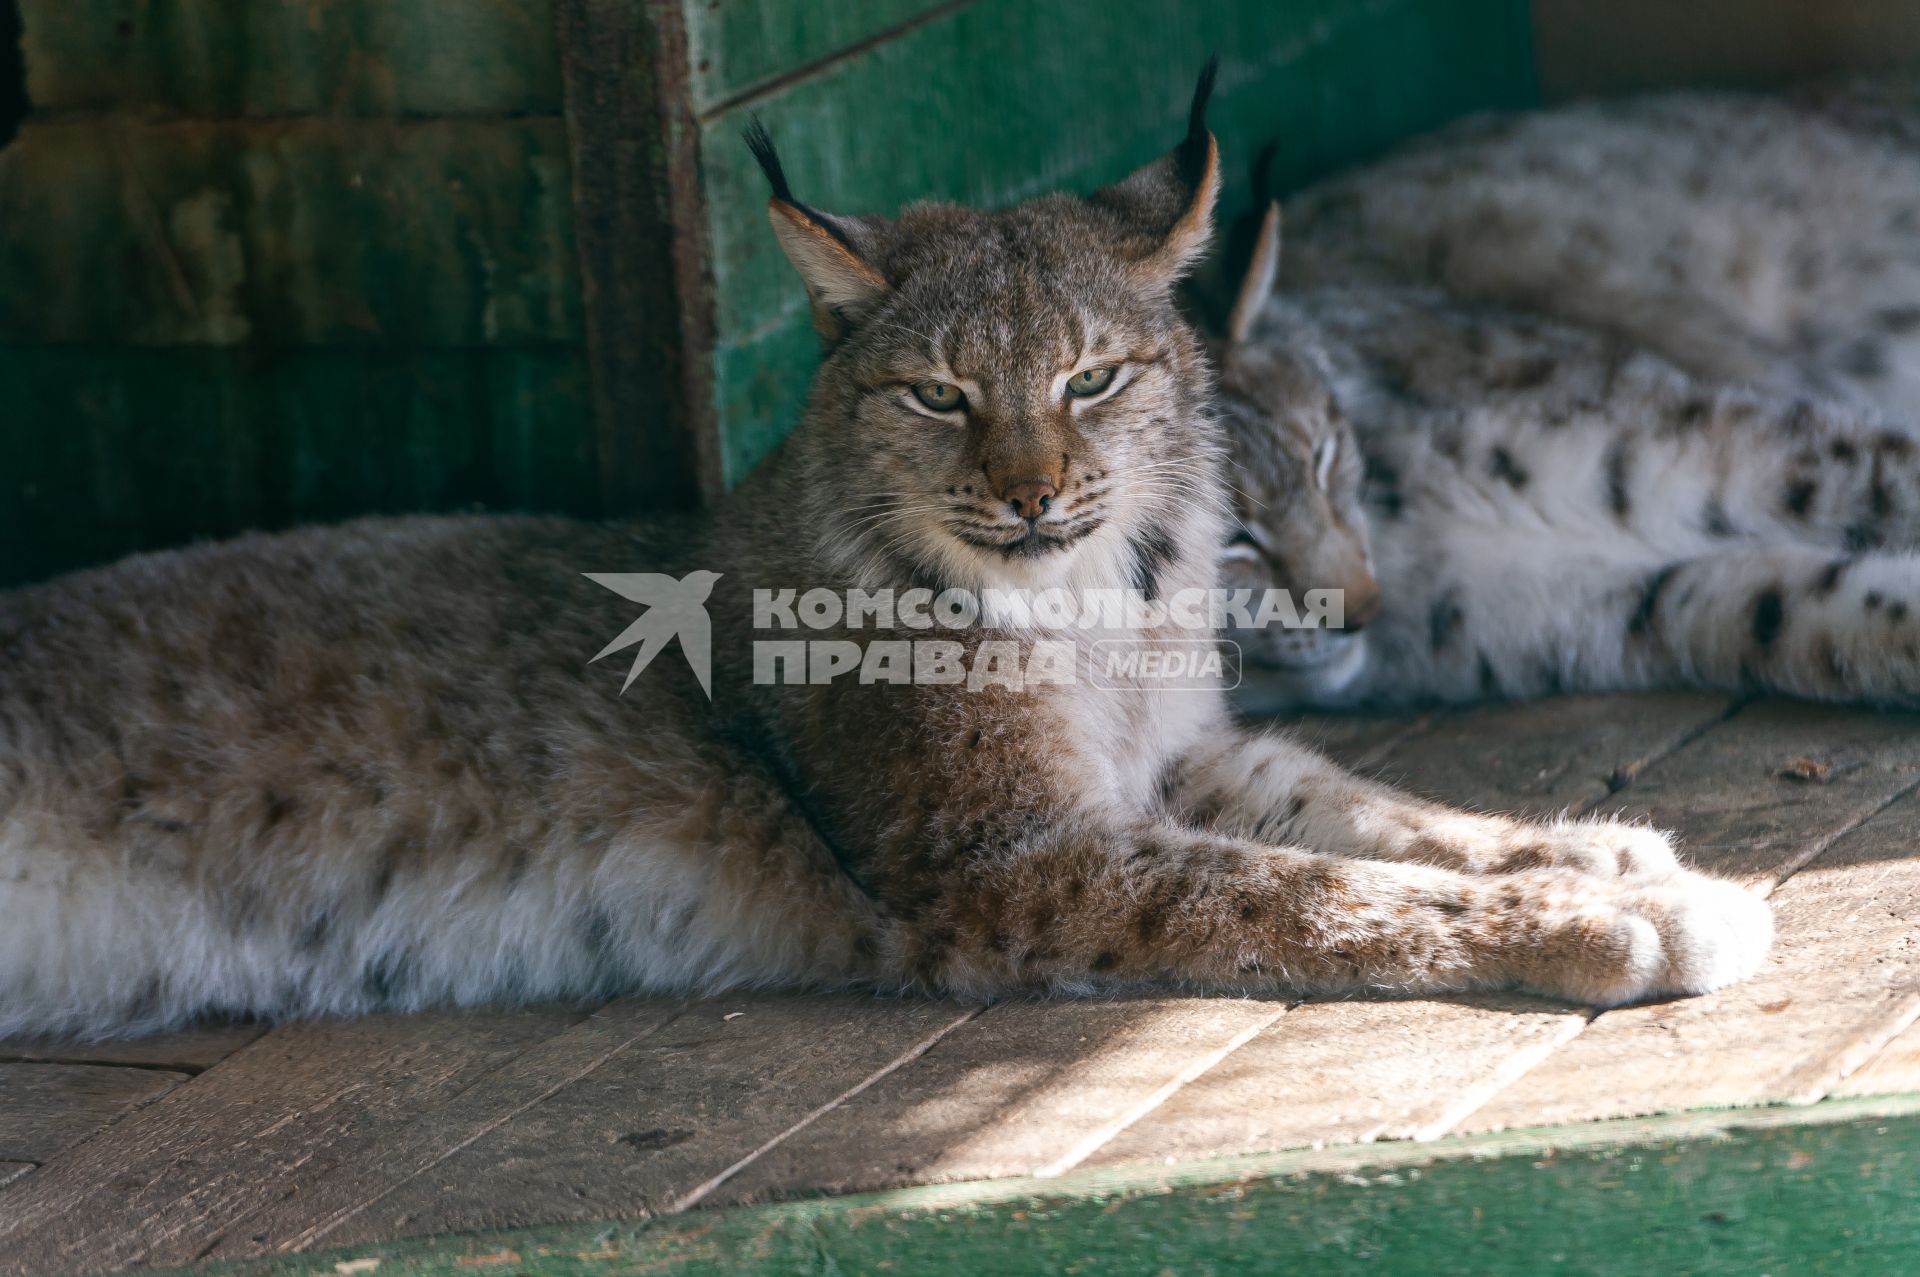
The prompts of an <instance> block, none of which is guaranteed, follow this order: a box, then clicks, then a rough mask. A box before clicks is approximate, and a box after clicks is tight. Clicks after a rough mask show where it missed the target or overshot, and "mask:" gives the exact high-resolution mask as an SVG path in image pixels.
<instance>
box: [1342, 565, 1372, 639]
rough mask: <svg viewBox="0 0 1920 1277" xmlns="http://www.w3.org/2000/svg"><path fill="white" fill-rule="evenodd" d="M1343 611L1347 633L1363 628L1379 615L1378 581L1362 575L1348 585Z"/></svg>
mask: <svg viewBox="0 0 1920 1277" xmlns="http://www.w3.org/2000/svg"><path fill="white" fill-rule="evenodd" d="M1345 612H1346V629H1347V632H1348V633H1352V632H1353V631H1355V630H1363V629H1365V628H1366V627H1367V622H1368V621H1371V620H1372V619H1373V618H1374V617H1376V616H1378V615H1380V583H1379V582H1378V581H1376V580H1374V579H1373V577H1372V576H1362V577H1360V578H1359V580H1358V581H1356V582H1354V583H1353V584H1351V585H1348V586H1347V590H1346V607H1345Z"/></svg>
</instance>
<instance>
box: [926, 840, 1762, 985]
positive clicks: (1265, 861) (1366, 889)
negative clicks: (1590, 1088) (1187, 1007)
mask: <svg viewBox="0 0 1920 1277" xmlns="http://www.w3.org/2000/svg"><path fill="white" fill-rule="evenodd" d="M919 923H920V925H919V927H918V928H917V936H918V938H917V940H915V941H913V942H910V943H911V945H912V951H911V952H910V953H909V954H908V955H907V957H908V958H909V961H910V963H911V966H912V969H913V971H914V973H915V975H916V977H917V979H918V981H919V982H921V983H924V984H930V985H932V986H934V987H938V988H943V989H950V990H957V991H962V992H968V993H992V992H999V991H1003V990H1008V989H1034V988H1045V989H1075V990H1080V989H1087V988H1098V987H1103V986H1104V987H1112V986H1124V985H1133V984H1141V983H1146V982H1149V981H1160V982H1164V981H1168V980H1172V981H1178V982H1182V983H1186V984H1191V985H1197V986H1202V987H1229V988H1245V987H1250V986H1252V987H1260V986H1265V987H1277V988H1283V989H1287V990H1292V991H1301V992H1311V993H1353V992H1360V991H1366V990H1382V991H1392V992H1398V993H1434V992H1442V991H1452V990H1464V989H1488V988H1512V987H1517V988H1522V989H1526V990H1530V991H1532V992H1536V993H1541V994H1545V995H1548V996H1553V997H1563V998H1569V999H1573V1000H1575V1001H1579V1002H1583V1003H1589V1004H1593V1005H1601V1006H1606V1005H1614V1004H1617V1003H1621V1002H1629V1001H1634V1000H1637V999H1641V998H1647V997H1653V996H1658V995H1663V994H1690V993H1703V992H1707V991H1709V990H1712V989H1715V988H1719V987H1720V986H1722V985H1725V984H1728V983H1730V982H1732V981H1735V980H1738V979H1741V978H1743V977H1745V976H1747V975H1749V974H1751V973H1752V972H1753V971H1754V970H1755V969H1756V968H1757V967H1758V965H1759V963H1760V961H1761V960H1762V958H1763V957H1764V956H1765V954H1766V951H1767V947H1768V945H1769V943H1770V941H1771V936H1772V921H1771V915H1770V913H1769V911H1768V907H1767V905H1766V903H1765V902H1764V901H1762V900H1760V899H1759V898H1757V897H1755V896H1753V895H1751V894H1750V893H1748V892H1745V891H1743V890H1741V889H1740V888H1739V887H1737V886H1735V885H1733V884H1731V883H1725V882H1720V881H1716V880H1714V879H1708V878H1701V877H1698V876H1696V875H1679V876H1677V877H1674V878H1670V879H1667V880H1664V881H1660V882H1654V883H1647V884H1641V885H1629V886H1622V885H1620V884H1616V883H1612V882H1607V881H1603V880H1601V879H1597V878H1592V877H1588V876H1586V875H1583V874H1578V873H1571V872H1566V871H1551V870H1550V871H1534V872H1529V873H1515V874H1511V875H1506V876H1502V877H1496V878H1483V877H1472V876H1468V875H1464V874H1459V873H1454V872H1452V871H1449V870H1445V869H1436V868H1432V867H1430V866H1426V865H1415V864H1390V863H1378V862H1367V861H1361V860H1347V859H1340V858H1337V857H1332V856H1324V855H1316V854H1313V853H1311V852H1306V851H1300V850H1295V849H1286V848H1273V847H1266V846H1261V845H1258V844H1254V843H1251V842H1245V841H1241V840H1238V839H1232V838H1227V837H1223V836H1219V835H1214V834H1206V833H1196V832H1190V831H1183V830H1179V829H1175V828H1172V827H1169V826H1166V825H1161V824H1142V825H1137V826H1128V827H1121V828H1096V827H1088V828H1085V829H1083V830H1082V831H1080V832H1079V833H1077V834H1075V835H1071V836H1067V835H1055V836H1053V837H1051V838H1049V839H1047V840H1046V841H1045V842H1044V843H1041V844H1039V845H1035V846H1031V847H1026V848H1019V849H1006V850H1003V851H1002V852H1000V853H999V854H996V855H991V856H969V857H963V858H960V859H958V860H956V862H955V867H954V869H953V871H952V872H950V873H948V874H947V875H945V877H944V880H943V882H942V884H941V890H940V893H939V895H938V897H937V898H936V899H935V900H933V901H932V902H930V904H929V906H928V907H927V908H926V909H925V911H924V912H923V914H922V916H921V918H920V919H919Z"/></svg>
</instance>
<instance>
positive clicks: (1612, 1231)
mask: <svg viewBox="0 0 1920 1277" xmlns="http://www.w3.org/2000/svg"><path fill="white" fill-rule="evenodd" d="M1916 1247H1920V1095H1903V1096H1876V1097H1870V1098H1866V1099H1854V1100H1830V1101H1825V1102H1822V1103H1820V1104H1816V1105H1812V1106H1808V1107H1804V1108H1785V1107H1783V1108H1767V1109H1746V1110H1719V1111H1695V1112H1689V1113H1681V1114H1674V1115H1669V1116H1664V1117H1654V1118H1636V1119H1629V1120H1623V1121H1610V1122H1595V1123H1591V1124H1586V1125H1580V1126H1566V1127H1555V1128H1547V1129H1541V1130H1531V1131H1513V1132H1506V1133H1502V1134H1498V1135H1483V1136H1471V1137H1459V1138H1451V1139H1445V1140H1439V1141H1436V1142H1434V1143H1431V1144H1410V1143H1393V1144H1372V1145H1359V1146H1349V1147H1342V1148H1334V1149H1322V1150H1305V1151H1299V1152H1291V1153H1276V1154H1265V1155H1261V1156H1255V1157H1239V1158H1231V1159H1222V1160H1217V1161H1208V1162H1199V1163H1189V1164H1186V1165H1182V1166H1174V1167H1125V1168H1117V1169H1112V1170H1101V1171H1092V1172H1082V1173H1071V1174H1068V1175H1063V1176H1060V1177H1058V1178H1055V1179H1014V1180H1005V1181H996V1182H991V1183H967V1184H954V1185H938V1186H933V1187H927V1188H916V1189H906V1190H900V1191H896V1192H887V1193H867V1194H861V1195H857V1196H849V1197H842V1198H831V1199H822V1200H811V1201H798V1202H786V1203H775V1204H772V1205H766V1206H753V1207H744V1208H739V1209H735V1210H729V1211H715V1212H712V1213H706V1212H699V1211H695V1212H691V1213H688V1214H684V1215H678V1216H673V1217H670V1218H666V1219H659V1220H653V1221H648V1222H641V1223H598V1224H576V1225H567V1226H558V1227H548V1228H533V1229H521V1230H512V1231H506V1232H496V1233H486V1234H473V1235H469V1236H463V1237H445V1238H428V1239H421V1240H416V1241H408V1242H398V1243H393V1244H389V1245H384V1246H372V1247H356V1248H353V1249H351V1250H342V1251H333V1252H327V1253H321V1254H310V1255H297V1256H282V1257H276V1258H272V1259H262V1260H251V1261H241V1262H235V1263H224V1264H217V1265H203V1266H200V1267H196V1268H191V1269H185V1270H180V1272H181V1273H182V1274H193V1275H194V1277H304V1275H305V1274H315V1275H317V1277H318V1275H324V1277H333V1275H334V1274H337V1273H350V1274H362V1273H369V1272H373V1273H377V1274H378V1275H379V1277H440V1275H442V1274H446V1275H448V1277H452V1275H454V1274H464V1275H465V1277H473V1275H474V1274H476V1273H480V1274H484V1273H487V1272H491V1271H497V1272H501V1273H515V1274H538V1275H539V1277H600V1275H602V1274H618V1273H635V1272H646V1273H656V1274H689V1275H692V1274H699V1275H705V1274H716V1275H717V1274H723V1273H725V1274H753V1273H766V1274H783V1275H784V1274H790V1273H841V1272H845V1273H854V1272H874V1271H892V1272H899V1273H911V1274H915V1277H923V1275H924V1277H937V1275H938V1274H945V1273H953V1274H962V1273H965V1274H981V1273H1000V1272H1009V1273H1011V1272H1050V1273H1051V1272H1073V1273H1080V1274H1104V1273H1141V1272H1146V1273H1153V1272H1162V1271H1172V1272H1176V1273H1179V1274H1181V1277H1206V1275H1209V1274H1216V1273H1218V1274H1228V1273H1233V1274H1245V1273H1276V1274H1278V1273H1293V1272H1302V1273H1313V1274H1315V1277H1345V1275H1347V1274H1354V1275H1356V1277H1357V1275H1358V1274H1363V1273H1364V1274H1377V1273H1383V1272H1384V1273H1392V1274H1395V1275H1396V1277H1427V1275H1432V1277H1454V1275H1455V1274H1459V1273H1466V1272H1470V1273H1475V1274H1482V1275H1484V1277H1534V1275H1535V1274H1538V1273H1541V1272H1553V1273H1555V1274H1574V1275H1576V1277H1578V1275H1585V1274H1591V1275H1592V1277H1627V1275H1629V1274H1631V1275H1633V1277H1639V1275H1640V1274H1645V1273H1653V1272H1659V1273H1685V1272H1695V1273H1741V1274H1762V1273H1775V1274H1785V1273H1789V1272H1791V1273H1793V1274H1795V1275H1796V1277H1798V1274H1803V1273H1811V1274H1821V1273H1866V1272H1874V1273H1878V1272H1903V1271H1907V1270H1908V1269H1909V1268H1910V1265H1911V1257H1912V1255H1913V1254H1914V1253H1915V1248H1916ZM375 1259H377V1260H378V1261H379V1263H378V1264H377V1265H371V1264H367V1263H366V1262H365V1261H368V1260H375ZM354 1261H361V1262H360V1263H357V1264H356V1263H355V1262H354Z"/></svg>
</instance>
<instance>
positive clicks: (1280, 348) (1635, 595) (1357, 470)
mask: <svg viewBox="0 0 1920 1277" xmlns="http://www.w3.org/2000/svg"><path fill="white" fill-rule="evenodd" d="M1279 369H1284V374H1283V375H1282V374H1278V373H1277V372H1276V370H1279ZM1222 381H1223V389H1224V392H1225V400H1226V403H1227V405H1228V413H1227V415H1228V419H1229V421H1230V422H1231V423H1232V425H1233V429H1232V433H1233V436H1234V439H1235V445H1236V446H1235V450H1236V456H1237V459H1238V463H1239V466H1240V468H1241V475H1240V479H1239V482H1240V486H1241V488H1242V490H1243V494H1244V495H1243V497H1242V499H1241V507H1240V517H1241V520H1242V522H1243V524H1244V526H1245V531H1244V532H1243V533H1242V535H1241V536H1240V537H1239V538H1237V541H1236V544H1235V545H1234V546H1233V547H1231V548H1230V549H1229V551H1228V563H1229V569H1230V571H1232V572H1234V573H1236V574H1237V579H1238V580H1239V581H1241V582H1242V583H1245V584H1249V585H1253V584H1263V583H1264V584H1280V585H1284V586H1286V587H1288V588H1292V589H1295V590H1304V589H1310V588H1316V587H1325V586H1332V585H1339V584H1341V583H1342V582H1345V581H1351V580H1352V579H1353V575H1352V573H1351V571H1343V570H1338V569H1335V568H1331V567H1329V566H1328V564H1329V563H1330V562H1334V561H1338V562H1344V563H1349V564H1351V563H1365V564H1367V565H1368V567H1369V572H1368V573H1365V574H1363V576H1362V588H1363V589H1364V590H1365V591H1366V593H1367V595H1368V597H1370V598H1371V597H1373V596H1374V595H1375V594H1376V593H1377V595H1378V598H1379V600H1380V602H1379V607H1378V615H1377V617H1375V618H1374V619H1373V620H1372V623H1371V624H1370V625H1368V626H1366V628H1365V629H1364V630H1356V629H1355V628H1354V627H1349V628H1348V629H1346V630H1326V629H1319V630H1306V631H1295V632H1292V633H1289V634H1286V635H1284V636H1282V637H1274V636H1269V635H1265V634H1250V635H1245V636H1242V642H1243V643H1244V644H1245V645H1246V646H1248V648H1249V651H1250V653H1251V656H1252V660H1251V661H1250V662H1249V669H1250V671H1251V673H1250V677H1249V679H1248V684H1247V690H1246V691H1245V693H1244V697H1243V699H1244V703H1245V704H1246V705H1248V706H1249V707H1254V708H1273V707H1277V706H1280V705H1287V704H1306V705H1318V706H1337V705H1354V704H1409V703H1419V702H1426V701H1434V700H1440V701H1471V700H1478V699H1483V698H1486V697H1497V696H1508V697H1519V696H1537V695H1543V694H1548V693H1553V692H1562V691H1604V690H1615V689H1632V688H1650V687H1675V686H1701V687H1713V688H1722V689H1727V690H1734V691H1758V690H1764V691H1773V692H1784V693H1787V694H1790V695H1795V696H1804V697H1811V698H1817V699H1823V700H1839V701H1868V702H1878V703H1893V704H1912V703H1917V702H1920V616H1916V615H1913V613H1916V612H1920V444H1916V443H1915V442H1914V440H1913V439H1912V438H1911V437H1909V436H1908V435H1907V434H1905V433H1904V432H1901V431H1897V430H1893V429H1890V428H1888V427H1886V426H1885V425H1883V424H1881V423H1880V422H1879V421H1878V419H1877V418H1876V417H1875V415H1874V414H1873V413H1871V412H1870V411H1860V410H1854V409H1850V408H1847V407H1845V406H1839V405H1835V404H1832V403H1822V402H1816V401H1814V400H1811V399H1807V398H1803V397H1799V396H1795V395H1791V394H1784V393H1769V392H1765V391H1760V390H1753V389H1747V388H1730V387H1727V386H1724V385H1718V384H1715V383H1713V382H1711V381H1708V380H1703V379H1700V378H1696V377H1694V376H1691V375H1689V374H1687V373H1685V372H1683V371H1681V370H1680V369H1679V368H1677V367H1675V366H1674V365H1672V364H1670V363H1669V362H1667V361H1666V360H1665V359H1663V358H1661V357H1660V356H1658V355H1654V354H1651V353H1647V352H1644V351H1640V350H1637V349H1636V348H1634V347H1633V346H1632V345H1630V344H1629V343H1627V342H1626V341H1625V340H1623V339H1621V338H1619V337H1616V336H1612V335H1609V334H1602V333H1597V332H1593V331H1590V330H1585V329H1579V328H1574V327H1571V326H1567V325H1562V324H1559V323H1556V322H1553V321H1550V320H1544V319H1540V318H1536V317H1533V316H1528V315H1522V314H1516V313H1514V312H1511V311H1506V310H1502V309H1499V308H1496V307H1492V306H1485V305H1478V304H1475V303H1471V302H1462V301H1459V300H1457V299H1454V298H1451V297H1448V296H1446V295H1444V294H1440V293H1436V292H1431V291H1425V290H1420V289H1413V288H1400V287H1394V286H1385V285H1375V286H1357V287H1353V288H1345V289H1331V288H1330V289H1308V290H1302V291H1299V292H1295V293H1289V294H1283V295H1281V296H1278V297H1275V298H1273V299H1271V300H1270V301H1268V302H1267V304H1266V306H1265V308H1264V309H1263V310H1261V311H1260V312H1259V319H1258V324H1257V326H1256V327H1254V328H1252V329H1251V330H1250V331H1249V332H1248V333H1247V334H1246V335H1245V339H1244V340H1243V341H1242V343H1241V344H1240V345H1238V346H1236V347H1234V348H1232V349H1229V350H1228V351H1227V353H1226V354H1225V356H1224V364H1223V372H1222ZM1303 386H1306V387H1309V389H1308V390H1306V391H1304V392H1303V390H1302V389H1301V387H1303ZM1327 449H1333V450H1335V451H1336V452H1337V453H1338V454H1339V455H1341V456H1342V457H1349V456H1350V459H1348V460H1345V461H1343V462H1341V463H1340V464H1339V465H1337V466H1336V467H1335V468H1334V471H1333V475H1334V478H1333V481H1332V482H1331V483H1329V484H1327V485H1326V486H1325V487H1324V488H1319V487H1318V486H1317V485H1313V484H1312V483H1311V481H1310V478H1309V477H1310V476H1311V475H1313V474H1314V473H1315V467H1316V465H1318V464H1319V463H1318V462H1317V461H1316V457H1320V456H1323V455H1324V453H1325V450H1327ZM1361 474H1364V475H1365V476H1366V477H1365V478H1364V480H1363V479H1361V478H1359V477H1357V476H1359V475H1361ZM1303 487H1306V488H1312V489H1314V491H1313V492H1312V494H1311V495H1310V497H1309V498H1308V499H1307V500H1306V501H1304V502H1303V501H1302V500H1301V499H1300V497H1299V496H1298V495H1297V494H1298V493H1299V492H1300V490H1301V489H1302V488H1303ZM1375 578H1377V581H1376V579H1375Z"/></svg>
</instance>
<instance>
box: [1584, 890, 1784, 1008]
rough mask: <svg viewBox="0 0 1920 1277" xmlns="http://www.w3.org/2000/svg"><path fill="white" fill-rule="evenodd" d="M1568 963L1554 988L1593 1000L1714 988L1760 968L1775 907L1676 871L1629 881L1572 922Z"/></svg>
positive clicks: (1612, 1001) (1605, 1003)
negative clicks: (1644, 882)
mask: <svg viewBox="0 0 1920 1277" xmlns="http://www.w3.org/2000/svg"><path fill="white" fill-rule="evenodd" d="M1568 934H1570V935H1572V936H1576V937H1578V939H1577V941H1576V944H1575V946H1574V947H1575V950H1576V953H1575V955H1574V956H1573V957H1572V960H1571V961H1570V962H1567V963H1565V964H1560V963H1556V964H1555V965H1556V966H1558V967H1559V968H1560V970H1559V971H1558V972H1556V973H1555V974H1556V975H1558V976H1560V977H1561V978H1560V979H1558V980H1551V979H1550V981H1549V982H1551V983H1554V984H1558V985H1559V986H1560V987H1558V988H1556V989H1555V990H1553V991H1554V992H1556V993H1560V994H1562V995H1567V996H1572V997H1574V998H1576V999H1578V1000H1579V1001H1582V1002H1585V1003H1587V1004H1589V1005H1591V1006H1598V1007H1609V1006H1618V1005H1620V1004H1621V1003H1624V1002H1638V1001H1642V1000H1644V999H1647V998H1656V997H1663V996H1672V995H1676V994H1697V993H1710V992H1712V991H1713V990H1715V989H1720V988H1724V987H1726V986H1727V985H1729V984H1733V983H1735V982H1737V981H1740V980H1744V979H1746V978H1747V977H1748V976H1750V975H1752V974H1753V973H1754V972H1756V971H1758V970H1759V969H1760V964H1761V963H1762V962H1763V961H1764V960H1765V959H1766V956H1767V950H1768V948H1769V947H1771V945H1772V944H1773V910H1772V908H1771V907H1770V906H1769V905H1768V904H1767V902H1766V901H1765V900H1763V899H1761V898H1760V897H1758V896H1756V895H1754V894H1753V893H1752V892H1750V891H1747V890H1746V889H1745V888H1743V887H1741V886H1740V885H1739V884H1738V883H1733V882H1728V881H1726V880H1725V879H1721V878H1708V877H1706V876H1704V875H1701V874H1695V873H1687V872H1684V871H1681V872H1677V873H1675V874H1674V875H1673V876H1672V877H1670V878H1668V879H1666V880H1664V881H1661V882H1658V883H1654V884H1651V885H1647V886H1629V887H1628V888H1627V889H1626V890H1624V891H1623V892H1622V893H1621V894H1620V895H1618V896H1617V897H1614V898H1613V899H1612V900H1610V901H1608V902H1606V903H1605V904H1602V905H1598V906H1596V907H1594V908H1592V909H1591V910H1590V911H1586V912H1585V916H1583V917H1582V918H1580V919H1579V920H1578V921H1577V922H1575V923H1573V924H1572V926H1571V927H1570V928H1568Z"/></svg>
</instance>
